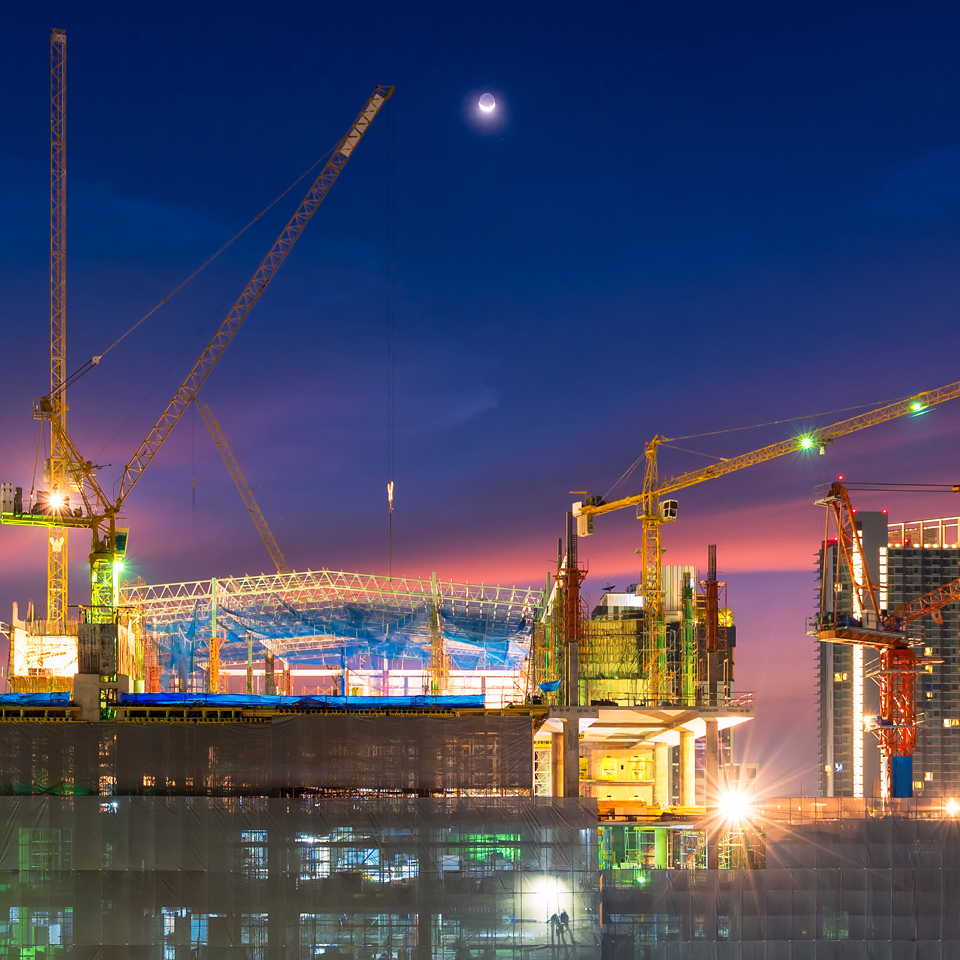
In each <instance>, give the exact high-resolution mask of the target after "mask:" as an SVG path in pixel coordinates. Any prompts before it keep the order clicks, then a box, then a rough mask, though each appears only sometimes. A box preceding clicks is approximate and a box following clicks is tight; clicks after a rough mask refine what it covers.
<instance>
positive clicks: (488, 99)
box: [478, 93, 497, 113]
mask: <svg viewBox="0 0 960 960" xmlns="http://www.w3.org/2000/svg"><path fill="white" fill-rule="evenodd" d="M478 106H479V107H480V109H481V110H482V111H483V112H484V113H493V111H494V109H495V108H496V106H497V101H496V100H495V99H494V96H493V94H492V93H485V94H483V95H482V96H481V97H480V102H479V104H478Z"/></svg>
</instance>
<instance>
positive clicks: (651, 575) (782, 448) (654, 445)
mask: <svg viewBox="0 0 960 960" xmlns="http://www.w3.org/2000/svg"><path fill="white" fill-rule="evenodd" d="M957 397H960V382H957V383H949V384H947V385H946V386H943V387H939V388H937V389H936V390H928V391H926V392H924V393H919V394H917V395H916V396H913V397H910V398H909V399H906V400H897V401H895V402H893V403H888V404H887V405H886V406H883V407H879V408H877V409H876V410H871V411H869V412H868V413H862V414H860V415H859V416H856V417H850V418H849V419H847V420H841V421H840V422H839V423H834V424H831V425H830V426H828V427H817V428H816V429H814V430H811V431H810V432H809V433H805V434H801V435H800V436H796V437H791V438H790V439H789V440H781V441H780V442H779V443H772V444H770V445H769V446H766V447H761V448H760V449H759V450H753V451H751V452H750V453H744V454H741V455H740V456H738V457H731V458H729V459H725V460H721V461H720V462H719V463H712V464H710V465H709V466H707V467H703V468H702V469H700V470H691V471H690V472H688V473H684V474H681V475H680V476H677V477H672V478H671V479H669V480H664V481H662V482H661V481H660V479H659V475H658V467H657V450H658V448H659V446H660V444H661V443H669V442H670V441H669V438H667V437H660V436H656V437H654V438H653V439H652V440H651V441H650V442H649V443H648V444H647V445H646V448H645V455H646V471H645V474H644V481H643V492H642V493H639V494H636V495H635V496H630V497H623V498H622V499H620V500H613V501H611V502H610V503H607V502H605V501H604V499H603V498H602V497H598V496H593V497H591V496H588V495H585V496H584V499H583V500H580V501H577V502H576V503H574V504H573V507H572V512H573V516H574V517H576V520H577V534H578V535H579V536H589V535H590V534H592V533H593V522H594V517H597V516H600V515H601V514H605V513H612V512H613V511H615V510H623V509H624V508H625V507H636V508H637V519H638V520H641V521H642V522H643V533H642V546H641V547H640V549H639V550H638V551H637V552H638V553H639V554H640V555H641V558H642V560H641V563H642V576H641V585H640V589H641V592H642V596H643V606H644V621H645V628H646V630H647V635H648V636H649V637H652V638H658V637H659V636H660V634H662V632H663V615H662V604H663V596H662V588H661V575H660V562H661V553H662V550H661V546H660V526H661V524H663V523H669V522H670V521H673V520H676V518H677V501H676V500H668V499H663V498H665V497H667V496H668V495H669V494H671V493H676V492H677V491H678V490H683V489H685V488H686V487H692V486H693V485H694V484H697V483H702V482H703V481H704V480H712V479H714V478H715V477H723V476H726V475H727V474H729V473H735V472H736V471H737V470H742V469H743V468H744V467H752V466H753V465H754V464H757V463H764V462H766V461H767V460H773V459H775V458H776V457H782V456H785V455H786V454H788V453H801V452H804V451H811V450H818V451H819V452H820V453H823V452H824V448H825V447H826V445H827V444H828V443H832V442H833V441H834V440H836V439H837V438H838V437H843V436H846V435H847V434H850V433H856V432H857V431H858V430H864V429H866V428H867V427H872V426H875V425H877V424H880V423H886V422H887V421H888V420H895V419H897V418H898V417H904V416H910V415H914V416H915V415H917V414H920V413H923V412H924V411H925V410H927V409H929V408H930V407H934V406H936V405H937V404H941V403H946V402H947V401H948V400H954V399H956V398H957ZM656 647H657V649H660V648H661V647H663V644H662V643H660V642H657V643H656Z"/></svg>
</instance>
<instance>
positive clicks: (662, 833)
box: [653, 827, 669, 870]
mask: <svg viewBox="0 0 960 960" xmlns="http://www.w3.org/2000/svg"><path fill="white" fill-rule="evenodd" d="M667 839H668V838H667V828H666V827H654V828H653V865H654V867H656V868H658V869H660V870H665V869H666V868H667V867H668V866H669V864H668V863H667Z"/></svg>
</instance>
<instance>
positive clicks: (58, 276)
mask: <svg viewBox="0 0 960 960" xmlns="http://www.w3.org/2000/svg"><path fill="white" fill-rule="evenodd" d="M66 292H67V34H66V31H65V30H58V29H56V28H55V29H53V30H51V31H50V394H49V396H50V410H49V414H48V416H49V419H50V423H51V429H50V459H49V460H48V461H47V464H46V469H45V470H44V473H45V474H46V478H45V479H46V480H47V483H48V485H49V494H48V496H49V505H50V506H51V507H52V508H53V509H54V510H56V509H57V508H58V507H59V506H61V505H62V504H65V503H66V502H67V500H68V499H69V496H70V483H69V476H68V465H67V464H68V461H67V451H66V449H65V448H64V445H63V442H62V440H61V439H60V436H61V434H62V433H64V432H65V431H66V429H67V396H66V377H67V370H66V362H67V317H66ZM54 423H56V427H54V426H53V425H54ZM67 559H68V553H67V529H66V527H65V526H52V527H51V528H50V530H49V532H48V534H47V630H48V632H51V633H66V628H67V570H68V563H67Z"/></svg>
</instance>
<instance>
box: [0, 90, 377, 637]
mask: <svg viewBox="0 0 960 960" xmlns="http://www.w3.org/2000/svg"><path fill="white" fill-rule="evenodd" d="M393 89H394V88H393V87H392V86H383V85H378V86H377V87H376V89H375V90H374V91H373V93H372V94H371V96H370V97H369V98H368V100H367V102H366V104H365V105H364V107H363V109H362V110H361V111H360V113H359V115H358V116H357V118H356V119H355V120H354V121H353V123H352V124H351V125H350V128H349V129H348V131H347V133H346V135H345V136H343V137H342V138H341V139H340V140H339V141H338V142H337V144H336V145H335V146H334V148H333V150H332V152H331V155H330V159H329V160H328V161H327V163H326V164H325V165H324V167H323V169H322V170H321V171H320V174H319V176H318V177H317V179H316V180H315V181H314V182H313V184H312V185H311V187H310V189H309V190H308V191H307V194H306V196H305V197H304V198H303V200H302V201H301V202H300V205H299V206H298V207H297V209H296V211H295V212H294V214H293V216H292V217H291V218H290V220H289V221H288V223H287V224H286V226H285V227H284V228H283V230H282V231H281V232H280V235H279V236H278V237H277V239H276V241H275V242H274V243H273V245H272V246H271V248H270V250H269V251H268V252H267V254H266V256H265V257H264V258H263V260H262V261H261V263H260V266H259V267H258V268H257V270H256V272H255V273H254V275H253V276H252V278H251V279H250V281H249V282H248V283H247V285H246V287H245V288H244V290H243V292H242V293H241V294H240V297H239V299H238V300H237V302H236V303H235V304H234V306H233V308H232V309H231V310H230V312H229V313H228V314H227V316H226V317H225V319H224V320H223V322H222V323H221V324H220V326H219V328H218V329H217V331H216V333H215V334H214V335H213V338H212V339H211V341H210V343H209V344H208V345H207V347H206V348H205V349H204V351H203V353H201V355H200V358H199V359H198V360H197V362H196V363H195V364H194V365H193V368H192V369H191V370H190V372H189V373H188V374H187V377H186V379H185V380H184V381H183V383H182V384H181V386H180V388H179V389H178V390H177V392H176V393H175V394H174V396H173V398H172V399H171V400H170V402H169V403H168V404H167V407H166V409H165V410H164V411H163V413H162V414H161V415H160V418H159V419H158V420H157V422H156V423H155V424H154V426H153V428H152V429H151V430H150V432H149V433H148V434H147V436H146V438H145V439H144V441H143V442H142V443H141V444H140V446H139V448H138V449H137V451H136V452H135V453H134V455H133V457H131V459H130V460H129V462H128V463H127V465H126V467H125V468H124V471H123V475H122V477H121V479H120V487H119V491H118V493H117V494H116V496H114V497H109V496H107V494H106V493H105V492H104V490H103V488H102V487H101V485H100V484H99V483H98V481H97V477H96V473H97V470H98V469H99V467H98V466H97V465H96V464H93V463H92V462H91V461H89V460H85V459H84V458H83V456H82V455H81V454H80V452H79V451H78V450H77V448H76V446H75V445H74V443H73V441H72V440H71V439H70V437H69V435H68V434H67V431H66V429H65V427H64V425H63V423H62V420H61V417H60V416H59V415H58V412H59V404H60V398H61V396H62V391H52V392H51V393H50V394H48V395H47V396H46V397H42V398H40V400H39V401H37V403H36V409H37V411H38V413H39V416H40V417H42V418H43V419H46V420H48V421H49V423H50V428H51V431H52V433H53V434H54V436H55V437H56V440H57V442H58V443H59V444H61V445H62V449H63V450H64V451H65V461H66V471H67V474H68V477H69V481H70V483H71V484H72V485H73V486H75V488H77V489H79V491H80V496H81V499H82V500H83V507H82V508H77V509H74V510H71V509H70V508H69V506H68V505H67V504H66V503H65V502H64V501H54V500H52V499H51V500H49V501H48V502H44V501H41V502H39V503H37V504H34V505H32V506H31V507H29V508H28V509H27V510H24V509H23V505H22V497H21V498H19V499H18V498H16V497H15V498H14V502H13V504H12V509H10V508H9V507H10V504H9V502H5V503H4V509H3V510H2V512H0V522H2V523H5V524H15V525H19V526H40V527H47V528H53V529H60V528H72V527H82V528H85V529H89V530H90V531H91V533H92V536H93V548H92V550H91V552H90V558H89V559H90V606H91V617H92V618H93V619H94V620H99V621H106V620H109V619H112V618H113V615H114V611H115V609H116V607H117V603H118V597H119V577H120V568H121V567H122V562H123V556H124V554H125V552H126V540H127V530H126V529H125V528H123V527H118V526H117V516H118V515H119V513H120V511H121V508H122V507H123V505H124V503H125V501H126V499H127V497H128V496H129V495H130V493H131V492H132V490H133V488H134V487H135V486H136V484H137V482H138V481H139V479H140V477H142V476H143V472H144V470H146V468H147V467H148V466H149V465H150V463H151V461H152V460H153V458H154V457H155V456H156V454H157V452H158V451H159V449H160V447H161V446H162V445H163V443H164V441H165V440H166V439H167V437H168V436H169V435H170V432H171V431H172V430H173V428H174V427H175V426H176V424H177V422H178V420H179V419H180V417H181V416H182V415H183V412H184V411H185V410H186V409H187V407H188V406H189V405H190V403H191V402H193V399H194V397H195V396H196V394H197V391H198V390H199V389H200V387H201V385H202V384H203V382H204V380H205V379H206V378H207V376H208V375H209V373H210V371H211V370H212V369H213V368H214V366H215V365H216V363H217V361H218V360H219V359H220V357H221V356H222V355H223V352H224V350H225V349H226V348H227V346H228V345H229V343H230V341H231V340H232V339H233V337H234V336H235V334H236V333H237V331H238V330H239V329H240V326H241V325H242V324H243V321H244V320H245V319H246V318H247V316H248V315H249V313H250V311H251V310H252V309H253V307H254V305H255V304H256V302H257V301H258V300H259V298H260V296H261V295H262V293H263V291H264V290H265V289H266V287H267V285H268V284H269V283H270V281H271V280H272V279H273V277H274V275H275V274H276V272H277V269H278V268H279V267H280V264H281V263H283V261H284V259H285V258H286V256H287V254H288V253H289V252H290V250H291V249H292V247H293V245H294V244H295V243H296V241H297V239H298V238H299V237H300V235H301V234H302V233H303V230H304V228H305V227H306V225H307V224H308V223H309V222H310V219H311V217H312V216H313V215H314V213H315V212H316V210H317V207H319V206H320V204H321V203H322V201H323V199H324V198H325V197H326V195H327V193H328V191H329V190H330V188H331V187H332V186H333V184H334V182H335V181H336V179H337V177H338V176H339V174H340V171H341V170H342V169H343V167H344V166H345V165H346V163H347V161H348V160H349V159H350V157H351V155H352V154H353V151H354V150H355V149H356V147H357V144H358V143H359V142H360V140H361V139H362V138H363V136H364V134H365V133H366V131H367V130H368V128H369V126H370V124H371V123H372V122H373V121H374V119H375V118H376V116H377V114H378V113H379V111H380V108H381V107H382V106H383V104H384V103H385V102H386V101H387V100H388V99H389V98H390V97H391V96H392V95H393Z"/></svg>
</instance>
